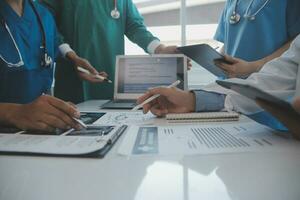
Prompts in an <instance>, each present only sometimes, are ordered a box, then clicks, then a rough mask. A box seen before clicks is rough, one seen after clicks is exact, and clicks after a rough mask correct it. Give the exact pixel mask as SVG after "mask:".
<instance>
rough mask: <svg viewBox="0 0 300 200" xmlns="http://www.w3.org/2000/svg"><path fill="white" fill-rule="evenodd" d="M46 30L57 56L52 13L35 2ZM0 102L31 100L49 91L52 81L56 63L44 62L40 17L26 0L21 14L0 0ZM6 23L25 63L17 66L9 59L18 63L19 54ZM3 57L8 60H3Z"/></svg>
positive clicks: (50, 49) (50, 50)
mask: <svg viewBox="0 0 300 200" xmlns="http://www.w3.org/2000/svg"><path fill="white" fill-rule="evenodd" d="M34 5H35V7H36V10H37V12H38V13H39V15H40V18H41V20H42V24H43V27H44V29H45V32H46V42H47V51H48V54H49V56H50V57H51V58H52V59H53V60H55V58H56V54H57V44H58V40H57V39H56V38H57V37H56V35H57V30H56V26H55V21H54V19H53V17H52V15H51V13H50V12H49V11H48V10H47V9H46V8H45V7H43V6H41V5H40V4H38V3H36V2H35V3H34ZM0 20H1V23H0V44H1V45H0V55H1V57H2V58H3V59H0V102H1V103H21V104H23V103H29V102H32V101H33V100H35V99H36V98H38V97H39V96H40V95H42V94H43V93H47V92H49V90H50V89H51V85H52V81H53V73H54V72H53V66H51V67H44V66H41V61H42V57H43V55H44V51H42V50H41V49H40V46H41V44H42V32H41V29H40V25H39V23H38V18H37V16H36V15H35V13H34V10H33V8H32V6H31V4H30V3H29V0H24V13H23V16H22V17H20V16H18V15H17V13H16V12H15V11H14V10H13V9H12V8H11V7H10V6H9V5H8V4H7V3H6V1H5V0H0ZM5 23H6V24H7V26H8V27H9V29H10V31H11V34H12V36H13V38H14V40H15V41H16V44H17V47H18V49H19V50H20V53H21V55H22V58H23V61H24V65H22V66H19V67H16V66H9V65H8V64H7V63H18V62H19V61H20V56H19V54H18V51H17V48H16V47H15V45H14V43H13V40H12V38H11V37H10V35H9V32H8V30H7V29H6V28H5ZM4 59H5V60H6V61H4Z"/></svg>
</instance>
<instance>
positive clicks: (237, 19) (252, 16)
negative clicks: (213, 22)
mask: <svg viewBox="0 0 300 200" xmlns="http://www.w3.org/2000/svg"><path fill="white" fill-rule="evenodd" d="M254 1H255V0H252V1H251V2H250V3H249V6H248V7H247V9H246V12H245V14H244V18H245V19H247V20H250V21H254V20H255V19H256V16H257V15H258V14H259V13H260V11H261V10H262V9H264V7H265V6H266V5H267V4H268V3H269V1H270V0H266V1H265V3H264V4H263V5H262V6H261V7H260V8H259V9H258V10H257V11H256V12H255V13H253V14H251V13H250V8H251V7H252V5H253V3H254ZM239 2H240V1H239V0H236V1H235V5H234V10H233V12H232V14H231V15H230V18H229V23H230V24H232V25H234V24H237V23H239V22H240V21H241V15H240V14H239V13H238V12H237V6H238V4H239Z"/></svg>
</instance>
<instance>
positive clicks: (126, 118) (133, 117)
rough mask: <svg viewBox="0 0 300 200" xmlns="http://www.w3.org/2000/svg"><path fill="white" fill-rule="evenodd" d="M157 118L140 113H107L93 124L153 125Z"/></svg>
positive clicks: (149, 114)
mask: <svg viewBox="0 0 300 200" xmlns="http://www.w3.org/2000/svg"><path fill="white" fill-rule="evenodd" d="M156 119H157V118H156V117H155V116H154V115H153V114H151V113H148V114H143V113H142V112H107V113H106V114H105V115H104V116H103V117H101V118H100V119H99V120H97V121H96V122H95V124H97V125H122V124H126V125H153V124H154V122H155V120H156Z"/></svg>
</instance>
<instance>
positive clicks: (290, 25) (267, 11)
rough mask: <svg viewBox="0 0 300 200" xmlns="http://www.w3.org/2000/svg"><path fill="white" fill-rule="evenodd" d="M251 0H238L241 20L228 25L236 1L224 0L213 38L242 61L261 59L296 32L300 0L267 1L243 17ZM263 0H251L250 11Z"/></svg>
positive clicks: (297, 30) (299, 17) (299, 20)
mask: <svg viewBox="0 0 300 200" xmlns="http://www.w3.org/2000/svg"><path fill="white" fill-rule="evenodd" d="M251 1H252V0H239V4H238V6H237V13H239V14H240V15H241V20H240V22H239V23H237V24H234V25H232V24H230V23H229V18H230V16H231V15H232V13H233V11H234V6H235V2H236V0H228V1H227V2H226V5H225V9H224V11H223V14H222V16H221V19H220V23H219V26H218V29H217V32H216V35H215V39H216V40H218V41H220V42H223V43H224V44H225V48H224V50H225V53H226V54H228V55H231V56H233V57H237V58H241V59H243V60H246V61H255V60H259V59H261V58H264V57H266V56H268V55H270V54H272V53H273V52H275V51H276V50H277V49H279V48H280V47H282V46H283V45H284V44H285V43H287V42H288V41H289V40H291V39H293V38H294V37H296V36H297V35H298V34H299V33H300V12H299V8H300V1H299V0H280V1H278V0H270V1H269V2H268V3H267V5H266V6H265V7H264V8H263V9H262V10H261V11H260V12H259V13H258V14H257V16H256V19H255V20H253V21H250V20H248V19H245V18H244V17H243V16H244V14H245V12H246V9H247V7H248V6H249V4H250V2H251ZM266 1H267V0H254V3H253V5H252V7H251V8H250V13H251V14H253V13H255V12H257V10H258V9H259V8H261V7H262V5H263V4H264V3H265V2H266Z"/></svg>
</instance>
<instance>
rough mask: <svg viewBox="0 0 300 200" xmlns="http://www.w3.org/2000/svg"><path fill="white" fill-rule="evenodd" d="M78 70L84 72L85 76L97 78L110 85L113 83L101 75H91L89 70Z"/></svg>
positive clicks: (80, 68) (79, 68) (78, 68)
mask: <svg viewBox="0 0 300 200" xmlns="http://www.w3.org/2000/svg"><path fill="white" fill-rule="evenodd" d="M77 70H78V71H80V72H82V73H85V74H88V75H91V76H95V78H97V79H100V80H103V81H106V82H108V83H112V81H111V80H109V79H108V78H106V77H103V76H100V75H99V74H97V75H93V74H91V72H89V71H88V70H86V69H84V68H82V67H77Z"/></svg>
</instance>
